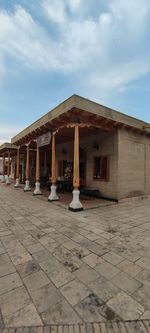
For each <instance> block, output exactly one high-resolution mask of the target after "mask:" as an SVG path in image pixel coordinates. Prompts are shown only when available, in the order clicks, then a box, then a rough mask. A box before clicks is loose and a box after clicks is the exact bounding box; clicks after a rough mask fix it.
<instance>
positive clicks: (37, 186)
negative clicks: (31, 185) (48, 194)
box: [33, 182, 42, 195]
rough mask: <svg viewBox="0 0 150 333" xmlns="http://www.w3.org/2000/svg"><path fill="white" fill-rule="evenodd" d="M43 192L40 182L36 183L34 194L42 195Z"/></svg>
mask: <svg viewBox="0 0 150 333" xmlns="http://www.w3.org/2000/svg"><path fill="white" fill-rule="evenodd" d="M40 194H42V192H41V190H40V183H39V182H36V183H35V190H34V192H33V195H40Z"/></svg>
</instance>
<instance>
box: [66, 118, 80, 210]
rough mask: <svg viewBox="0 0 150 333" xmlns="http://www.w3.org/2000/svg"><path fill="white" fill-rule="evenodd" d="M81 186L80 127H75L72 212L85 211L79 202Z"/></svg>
mask: <svg viewBox="0 0 150 333" xmlns="http://www.w3.org/2000/svg"><path fill="white" fill-rule="evenodd" d="M79 186H80V175H79V126H78V125H75V128H74V161H73V187H74V190H73V200H72V202H71V203H70V205H69V209H70V210H72V211H80V210H83V206H82V204H81V202H80V200H79V194H80V191H79Z"/></svg>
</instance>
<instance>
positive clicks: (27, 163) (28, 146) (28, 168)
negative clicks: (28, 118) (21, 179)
mask: <svg viewBox="0 0 150 333" xmlns="http://www.w3.org/2000/svg"><path fill="white" fill-rule="evenodd" d="M29 175H30V145H29V144H28V145H27V158H26V182H25V188H24V191H31V188H30V182H29Z"/></svg>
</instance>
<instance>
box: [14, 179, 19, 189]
mask: <svg viewBox="0 0 150 333" xmlns="http://www.w3.org/2000/svg"><path fill="white" fill-rule="evenodd" d="M14 187H15V188H16V187H20V182H19V178H16V184H15V185H14Z"/></svg>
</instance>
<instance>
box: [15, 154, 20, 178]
mask: <svg viewBox="0 0 150 333" xmlns="http://www.w3.org/2000/svg"><path fill="white" fill-rule="evenodd" d="M19 157H20V156H19V148H17V170H16V178H17V179H18V178H19V166H20V160H19Z"/></svg>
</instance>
